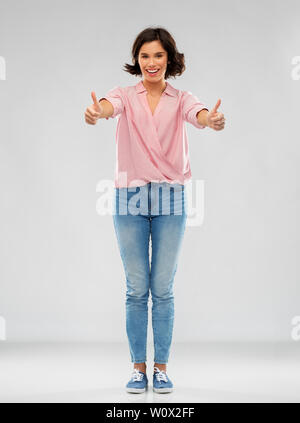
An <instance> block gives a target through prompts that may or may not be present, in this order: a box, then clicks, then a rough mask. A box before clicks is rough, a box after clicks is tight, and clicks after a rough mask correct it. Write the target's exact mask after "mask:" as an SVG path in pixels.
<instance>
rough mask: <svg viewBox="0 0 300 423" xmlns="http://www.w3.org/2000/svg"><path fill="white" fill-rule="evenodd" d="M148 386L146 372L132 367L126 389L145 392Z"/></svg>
mask: <svg viewBox="0 0 300 423" xmlns="http://www.w3.org/2000/svg"><path fill="white" fill-rule="evenodd" d="M147 387H148V378H147V375H146V373H143V372H140V371H139V370H137V369H133V372H132V377H131V379H130V381H129V382H128V383H127V385H126V391H127V392H131V393H135V394H136V393H141V392H145V391H146V389H147Z"/></svg>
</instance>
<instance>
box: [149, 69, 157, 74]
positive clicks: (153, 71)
mask: <svg viewBox="0 0 300 423" xmlns="http://www.w3.org/2000/svg"><path fill="white" fill-rule="evenodd" d="M147 71H148V72H149V73H155V72H157V71H158V69H156V70H152V71H151V70H149V69H147Z"/></svg>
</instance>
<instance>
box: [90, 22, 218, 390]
mask: <svg viewBox="0 0 300 423" xmlns="http://www.w3.org/2000/svg"><path fill="white" fill-rule="evenodd" d="M132 62H133V64H132V65H130V64H125V69H124V70H125V71H126V72H128V73H130V74H131V75H134V76H142V77H143V78H142V80H140V81H139V82H138V83H137V84H135V85H130V86H126V87H121V86H118V85H117V86H115V87H114V88H112V89H111V90H109V91H108V92H107V93H106V95H105V96H104V97H101V98H100V100H99V101H97V99H96V96H95V93H92V97H93V101H94V104H93V105H92V106H91V107H90V108H88V109H87V111H86V120H87V122H88V123H91V124H95V122H96V121H97V120H98V119H101V118H107V119H108V118H115V117H118V124H117V131H116V166H115V191H114V199H113V201H114V211H113V223H114V227H115V233H116V237H117V242H118V246H119V250H120V256H121V259H122V262H123V266H124V272H125V276H126V278H125V279H126V288H127V290H126V332H127V336H128V341H129V352H130V358H131V361H132V362H133V363H134V364H133V365H134V369H133V373H132V377H131V379H130V380H129V382H128V383H127V385H126V390H127V392H144V391H145V390H146V389H147V385H148V379H147V376H146V361H147V351H146V347H147V327H148V297H149V293H150V292H151V298H152V327H153V339H154V354H155V355H154V368H153V371H154V374H153V390H154V391H155V392H160V393H161V392H171V391H172V390H173V384H172V382H171V380H170V379H169V378H168V376H167V374H166V366H167V362H168V359H169V354H170V348H171V342H172V333H173V323H174V313H175V312H174V293H173V283H174V277H175V274H176V271H177V263H178V258H179V253H180V250H181V245H182V240H183V236H184V231H185V224H186V219H187V212H186V204H187V201H186V199H187V197H186V195H187V194H186V184H187V182H188V181H189V180H190V179H191V178H192V173H191V168H190V159H189V145H188V138H187V133H186V128H185V122H189V123H190V124H192V125H193V126H194V127H196V128H198V129H203V128H205V127H206V126H209V125H216V128H217V127H218V128H219V129H220V128H221V126H222V124H221V123H218V122H217V121H218V120H219V119H222V116H220V114H219V113H218V112H217V108H218V107H219V105H220V101H219V102H217V104H216V105H215V107H214V108H213V109H212V111H211V112H209V110H208V108H207V107H206V106H205V104H203V103H202V102H201V101H200V100H199V99H198V98H197V97H196V96H194V95H193V94H192V93H191V92H190V91H182V90H179V89H177V88H175V87H173V85H171V84H170V83H169V82H168V81H167V79H169V78H175V77H176V76H180V75H181V74H182V73H183V72H184V70H185V63H184V54H183V53H180V52H179V51H178V50H177V47H176V43H175V40H174V38H173V37H172V35H171V34H170V33H169V32H168V31H167V30H166V29H164V28H161V27H158V28H152V27H149V28H146V29H145V30H143V31H142V32H141V33H140V34H138V36H137V37H136V39H135V41H134V44H133V47H132ZM99 102H100V104H99ZM109 104H110V105H111V107H110V106H109ZM212 122H213V123H212ZM210 127H213V126H210ZM216 128H215V129H216ZM134 188H135V189H134ZM142 200H143V201H142ZM138 203H139V206H138ZM120 205H121V209H122V210H121V211H120ZM145 205H146V206H148V208H147V207H145ZM145 209H146V210H145ZM150 239H151V242H152V257H151V263H150V259H149V242H150Z"/></svg>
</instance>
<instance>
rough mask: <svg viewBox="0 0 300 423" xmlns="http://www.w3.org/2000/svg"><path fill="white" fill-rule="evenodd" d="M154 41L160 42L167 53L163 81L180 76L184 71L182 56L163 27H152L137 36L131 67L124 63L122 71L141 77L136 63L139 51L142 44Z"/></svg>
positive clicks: (132, 51) (133, 47)
mask: <svg viewBox="0 0 300 423" xmlns="http://www.w3.org/2000/svg"><path fill="white" fill-rule="evenodd" d="M156 40H158V41H160V42H161V44H162V46H163V48H164V49H165V50H166V51H167V53H168V62H170V63H168V65H167V70H166V73H165V79H168V78H170V77H171V78H175V77H176V76H177V75H178V76H179V75H181V74H182V73H183V72H184V71H185V62H184V54H183V53H179V52H178V50H177V47H176V42H175V40H174V38H173V37H172V35H171V34H170V32H169V31H167V30H166V29H165V28H163V27H153V26H150V27H148V28H145V29H144V30H143V31H141V32H140V33H139V34H138V36H137V37H136V39H135V41H134V43H133V46H132V50H131V56H132V63H133V65H129V64H128V63H125V65H124V69H123V70H124V71H125V72H128V73H130V74H131V75H135V76H139V75H142V72H141V69H140V65H139V62H138V55H139V51H140V49H141V47H142V45H143V44H144V43H148V42H151V41H156Z"/></svg>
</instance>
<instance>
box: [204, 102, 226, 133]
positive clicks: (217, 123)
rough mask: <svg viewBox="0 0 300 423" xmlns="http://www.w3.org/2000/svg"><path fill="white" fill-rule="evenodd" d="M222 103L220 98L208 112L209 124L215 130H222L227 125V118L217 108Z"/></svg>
mask: <svg viewBox="0 0 300 423" xmlns="http://www.w3.org/2000/svg"><path fill="white" fill-rule="evenodd" d="M220 104H221V100H220V99H219V100H218V101H217V103H216V105H215V106H214V107H213V108H212V109H211V110H210V111H209V112H208V114H207V126H209V128H212V129H214V130H215V131H220V130H221V129H224V125H225V118H224V115H223V113H220V112H218V110H217V109H218V107H219V106H220Z"/></svg>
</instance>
